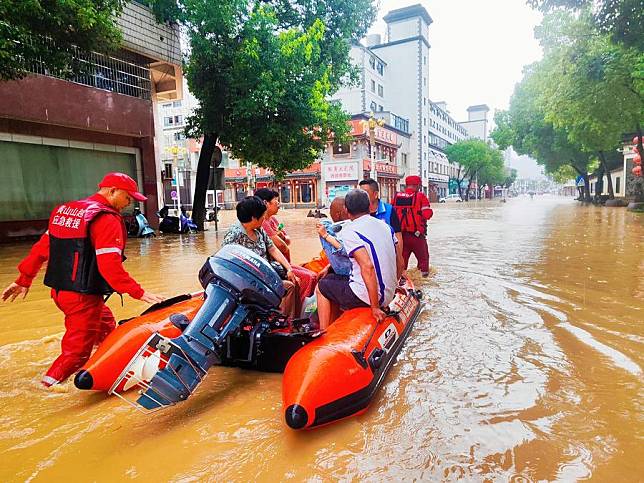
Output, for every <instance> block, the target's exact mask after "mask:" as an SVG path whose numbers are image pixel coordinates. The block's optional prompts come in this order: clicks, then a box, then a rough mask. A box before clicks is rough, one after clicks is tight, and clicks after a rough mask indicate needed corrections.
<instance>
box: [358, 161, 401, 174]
mask: <svg viewBox="0 0 644 483" xmlns="http://www.w3.org/2000/svg"><path fill="white" fill-rule="evenodd" d="M362 163H363V169H364V170H365V171H371V160H370V159H365V160H363V162H362ZM376 172H378V173H379V174H398V166H396V165H395V164H388V163H376Z"/></svg>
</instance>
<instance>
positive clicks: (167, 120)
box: [163, 116, 174, 127]
mask: <svg viewBox="0 0 644 483" xmlns="http://www.w3.org/2000/svg"><path fill="white" fill-rule="evenodd" d="M173 124H174V118H173V117H172V116H170V117H164V118H163V125H164V126H165V127H168V126H172V125H173Z"/></svg>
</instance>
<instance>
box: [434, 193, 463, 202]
mask: <svg viewBox="0 0 644 483" xmlns="http://www.w3.org/2000/svg"><path fill="white" fill-rule="evenodd" d="M452 201H456V202H457V203H460V202H462V201H463V200H462V199H461V196H460V195H459V194H458V193H454V194H451V195H447V196H444V197H442V198H440V199H439V200H438V202H439V203H447V202H452Z"/></svg>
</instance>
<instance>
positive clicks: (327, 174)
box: [322, 161, 359, 182]
mask: <svg viewBox="0 0 644 483" xmlns="http://www.w3.org/2000/svg"><path fill="white" fill-rule="evenodd" d="M322 169H323V170H324V179H325V180H326V181H327V182H333V181H351V180H357V179H359V178H358V163H357V162H355V161H354V162H350V163H323V164H322Z"/></svg>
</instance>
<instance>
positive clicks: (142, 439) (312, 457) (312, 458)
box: [0, 197, 644, 482]
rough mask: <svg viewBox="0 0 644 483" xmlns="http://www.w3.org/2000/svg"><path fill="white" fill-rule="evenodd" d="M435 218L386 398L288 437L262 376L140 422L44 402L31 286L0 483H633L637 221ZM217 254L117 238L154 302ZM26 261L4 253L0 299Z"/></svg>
mask: <svg viewBox="0 0 644 483" xmlns="http://www.w3.org/2000/svg"><path fill="white" fill-rule="evenodd" d="M434 208H435V216H434V218H433V220H432V221H431V226H430V254H431V261H432V265H433V267H434V273H433V274H432V276H431V278H430V279H428V280H422V279H420V278H419V274H418V272H417V271H416V270H412V271H411V272H410V274H411V275H412V278H414V280H415V281H416V282H417V283H418V284H419V288H421V289H422V290H423V292H424V293H425V301H426V303H427V306H426V310H425V312H424V313H423V314H422V315H421V317H420V318H419V320H418V321H417V322H416V325H415V328H414V330H413V331H412V333H411V335H410V337H409V339H408V340H407V342H406V344H405V347H404V348H403V350H402V352H401V353H400V355H399V357H398V362H397V363H396V364H395V366H394V367H393V369H392V371H391V372H390V374H389V375H388V377H387V379H386V381H385V384H384V386H383V388H382V389H381V390H380V392H379V393H378V395H377V396H376V398H375V399H374V402H373V404H372V406H371V407H370V409H369V410H368V411H367V412H366V413H365V414H364V415H362V416H359V417H357V418H351V419H348V420H346V421H342V422H339V423H336V424H333V425H331V426H328V427H323V428H320V429H315V430H311V431H307V432H302V433H295V432H293V431H291V430H290V429H288V428H287V427H286V425H285V424H284V423H283V420H282V408H281V375H279V374H263V373H255V372H248V371H242V370H239V369H231V368H214V369H212V370H211V372H210V375H209V377H208V378H207V379H206V380H205V382H204V383H203V384H202V385H201V386H200V387H199V389H198V391H197V393H196V394H195V395H194V396H193V397H192V398H191V399H190V400H189V401H187V402H186V403H184V404H181V405H179V406H176V407H173V408H169V409H167V410H165V411H163V412H160V413H156V414H153V415H144V414H141V413H138V412H136V411H135V410H133V409H132V408H131V407H129V406H127V405H125V404H124V403H123V402H122V401H120V400H119V399H117V398H113V397H110V398H107V397H105V396H104V395H103V394H96V393H88V392H80V391H77V390H76V389H75V388H74V387H73V385H72V384H71V383H70V384H66V385H64V386H63V387H62V390H60V391H45V390H43V389H41V388H40V385H39V382H38V381H39V379H40V376H41V375H42V373H44V372H45V371H46V369H47V368H48V366H49V364H50V363H51V361H52V360H53V359H54V358H55V356H56V355H57V354H58V350H59V343H60V337H61V336H62V329H63V317H62V314H61V313H60V312H58V311H57V310H56V308H55V306H54V304H53V302H52V301H51V300H50V298H49V291H48V289H46V288H45V287H44V286H43V285H42V275H43V273H42V271H41V275H40V276H39V278H38V279H37V281H36V282H35V283H34V286H33V288H32V290H31V292H30V293H29V295H28V297H27V299H26V300H25V301H20V302H14V303H13V304H2V305H0V321H1V323H0V347H1V349H2V350H1V351H0V462H1V464H0V481H58V480H70V481H71V480H74V481H76V480H82V481H88V480H90V481H115V480H124V479H134V480H139V481H151V480H155V481H165V480H170V481H202V480H206V481H270V482H274V481H283V480H292V481H301V480H307V481H328V480H336V479H339V480H345V481H346V480H366V481H384V480H387V479H389V480H393V481H403V480H404V481H411V480H421V481H440V480H445V481H454V480H459V479H461V480H464V481H484V480H489V481H493V480H495V481H515V482H521V481H538V480H563V481H571V480H577V479H586V478H593V479H596V480H597V481H637V480H640V479H641V478H642V461H643V460H644V449H643V448H644V445H643V444H642V443H643V441H642V439H643V437H644V419H643V414H644V412H643V410H642V409H643V408H642V402H643V401H644V387H643V385H642V380H643V378H642V370H643V368H644V356H643V354H644V352H643V350H642V349H643V347H644V326H643V323H642V321H643V320H644V258H642V254H643V253H644V246H643V245H644V218H643V217H642V215H637V214H634V213H630V212H627V211H626V210H625V209H620V208H602V207H599V208H598V207H594V206H579V205H578V204H576V203H575V202H573V201H570V200H563V199H559V198H539V197H536V198H535V199H534V200H530V199H529V198H519V199H513V200H510V201H509V202H508V203H505V204H501V203H498V202H480V203H469V204H466V203H450V204H447V205H437V206H435V207H434ZM304 213H305V212H304ZM232 215H233V213H232V212H227V213H225V214H224V216H223V217H224V219H225V220H231V219H232ZM278 216H279V217H280V219H281V221H283V222H285V224H286V228H287V230H288V231H289V233H290V234H291V236H292V238H293V239H294V240H293V246H294V252H295V253H296V254H297V255H296V256H295V260H294V261H296V262H297V261H300V262H301V261H304V260H306V259H308V258H310V257H311V256H313V255H315V254H316V253H317V252H318V251H319V244H318V243H317V241H316V240H315V239H314V238H313V236H312V235H313V233H314V225H315V220H314V219H311V218H308V219H307V218H302V216H303V212H301V211H298V212H295V211H286V212H282V213H280V214H279V215H278ZM222 238H223V232H220V234H219V235H217V234H216V233H215V232H214V231H213V230H211V231H208V232H206V233H201V234H195V235H184V236H178V235H174V236H161V237H158V238H156V239H147V240H130V241H129V242H128V261H127V263H126V268H127V270H128V271H129V272H130V273H132V274H133V275H134V277H135V278H136V279H137V280H138V281H139V282H141V284H142V285H143V287H144V288H146V289H147V290H150V291H152V292H155V293H160V294H163V295H165V296H171V295H174V294H177V293H185V292H190V291H195V290H197V289H198V288H199V283H198V280H197V272H198V270H199V268H200V267H201V265H202V264H203V262H204V261H205V259H206V257H207V256H208V255H209V254H211V253H212V252H214V251H215V250H216V249H217V247H218V244H219V242H220V241H221V239H222ZM28 247H29V244H21V245H12V246H2V247H1V250H2V257H1V259H0V281H1V282H2V285H3V286H5V285H7V284H8V283H9V282H10V281H12V280H13V279H14V278H15V274H16V269H15V267H16V265H17V264H18V262H19V260H20V259H21V258H22V257H23V256H24V255H25V254H26V253H27V250H28ZM412 265H413V266H415V261H413V262H412ZM109 305H110V307H112V309H113V311H114V313H115V315H116V317H117V319H122V318H126V317H131V316H133V315H137V314H138V313H140V312H141V311H142V310H144V309H145V307H146V305H145V304H143V303H141V302H138V301H134V300H132V299H130V298H128V297H125V298H124V306H121V301H120V299H119V298H118V297H116V296H113V297H112V298H111V299H110V301H109Z"/></svg>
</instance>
